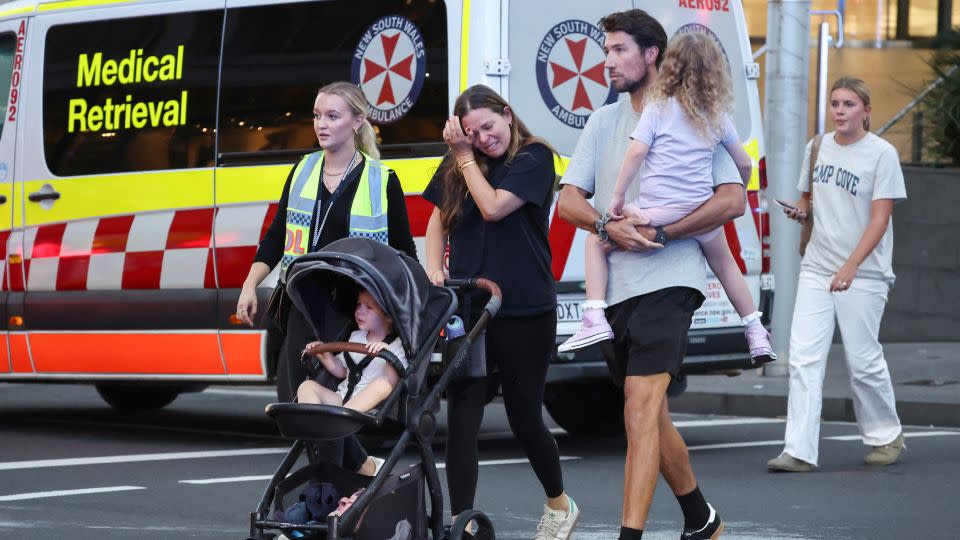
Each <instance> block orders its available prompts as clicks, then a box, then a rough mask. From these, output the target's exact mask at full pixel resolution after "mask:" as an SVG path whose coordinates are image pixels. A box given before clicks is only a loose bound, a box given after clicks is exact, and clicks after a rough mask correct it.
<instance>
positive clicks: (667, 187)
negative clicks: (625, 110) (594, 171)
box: [630, 98, 740, 208]
mask: <svg viewBox="0 0 960 540" xmlns="http://www.w3.org/2000/svg"><path fill="white" fill-rule="evenodd" d="M630 137H631V138H634V139H637V140H638V141H640V142H643V143H646V144H647V145H649V146H650V151H649V152H647V158H646V159H645V160H644V165H645V166H644V167H643V169H642V170H641V171H640V193H639V194H638V195H637V199H636V203H637V206H639V207H640V208H655V207H663V206H681V207H689V206H690V205H691V204H694V205H700V204H702V203H704V202H706V201H707V199H709V198H710V197H712V196H713V175H712V173H713V154H714V152H715V151H716V150H717V146H718V145H719V144H724V145H727V144H733V143H738V144H739V142H740V137H739V136H738V135H737V128H735V127H734V125H733V121H732V120H730V117H729V116H727V115H724V117H723V122H721V124H720V132H719V133H716V134H713V133H711V134H704V133H701V132H700V131H699V130H698V129H697V127H696V125H695V124H694V123H693V122H692V121H691V120H690V118H689V117H688V116H687V114H686V113H685V112H684V111H683V107H681V106H680V103H679V102H678V101H677V100H676V98H669V99H668V100H667V101H665V102H660V103H651V104H649V105H647V106H646V107H644V109H643V113H641V114H640V121H639V122H637V127H636V128H634V130H633V133H631V134H630Z"/></svg>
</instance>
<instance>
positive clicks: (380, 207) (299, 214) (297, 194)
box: [280, 150, 390, 277]
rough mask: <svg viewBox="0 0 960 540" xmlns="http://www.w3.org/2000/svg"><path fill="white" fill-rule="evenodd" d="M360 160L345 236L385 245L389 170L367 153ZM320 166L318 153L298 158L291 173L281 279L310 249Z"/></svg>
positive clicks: (320, 158)
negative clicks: (376, 241) (370, 240)
mask: <svg viewBox="0 0 960 540" xmlns="http://www.w3.org/2000/svg"><path fill="white" fill-rule="evenodd" d="M361 154H362V152H361ZM363 158H364V163H363V171H361V172H360V181H359V185H357V193H356V195H354V197H353V203H352V204H351V206H350V225H349V229H348V231H349V232H348V236H362V237H365V238H373V239H374V240H378V241H380V242H383V243H384V244H387V243H388V240H389V238H388V236H387V179H388V178H389V177H390V169H389V168H387V166H386V165H384V164H383V163H380V162H379V161H377V160H375V159H373V158H371V157H370V156H368V155H366V154H363ZM322 167H323V151H322V150H321V151H319V152H314V153H312V154H310V155H308V156H307V157H306V158H304V159H301V160H300V163H298V164H297V168H296V169H295V170H294V171H293V183H292V184H291V185H290V194H289V197H288V199H287V231H286V238H285V239H284V246H283V259H281V261H280V275H281V277H284V276H286V272H287V267H288V266H290V263H291V262H293V260H294V259H295V258H297V257H299V256H300V255H303V254H304V253H307V252H308V251H309V250H310V243H311V242H312V240H313V239H312V238H311V237H310V225H311V224H310V222H311V221H312V219H313V211H314V209H315V208H316V206H317V192H318V190H319V188H320V170H321V168H322ZM320 219H323V218H322V217H321V218H320ZM317 225H319V223H318V224H317Z"/></svg>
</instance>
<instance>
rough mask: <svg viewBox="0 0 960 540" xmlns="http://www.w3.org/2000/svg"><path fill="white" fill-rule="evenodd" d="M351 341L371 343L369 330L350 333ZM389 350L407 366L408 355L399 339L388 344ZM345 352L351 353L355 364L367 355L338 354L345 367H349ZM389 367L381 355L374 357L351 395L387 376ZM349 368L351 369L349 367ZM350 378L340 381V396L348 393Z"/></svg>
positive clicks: (338, 390) (338, 388)
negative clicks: (368, 337)
mask: <svg viewBox="0 0 960 540" xmlns="http://www.w3.org/2000/svg"><path fill="white" fill-rule="evenodd" d="M350 341H352V342H353V343H363V344H364V345H366V344H367V343H369V342H368V341H367V331H366V330H355V331H354V332H352V333H351V334H350ZM387 350H389V351H390V352H392V353H393V354H395V355H397V358H398V359H399V360H400V363H401V364H403V367H407V356H406V355H405V354H404V353H403V345H402V344H401V343H400V340H399V339H394V340H393V341H392V342H391V343H390V344H389V345H387ZM344 354H349V355H350V358H351V360H353V363H354V364H359V363H360V362H361V361H362V360H363V359H364V357H366V356H367V355H365V354H356V353H340V354H338V355H337V360H339V361H340V364H342V365H343V367H345V368H347V361H346V360H344V358H343V355H344ZM387 368H388V366H387V361H386V360H384V359H383V358H379V357H377V358H374V359H373V361H371V362H370V365H368V366H367V368H366V369H364V370H363V375H361V376H360V382H358V383H357V386H356V387H355V388H354V389H353V394H352V395H351V397H353V396H356V395H357V394H359V393H360V391H361V390H363V388H364V387H365V386H367V385H368V384H370V383H371V382H373V381H375V380H377V378H379V377H385V376H386V372H387ZM347 369H348V370H349V368H347ZM349 380H350V378H349V377H347V378H346V379H344V380H343V381H341V382H340V385H339V386H337V393H338V394H340V397H343V396H345V395H347V388H348V387H349V383H348V381H349Z"/></svg>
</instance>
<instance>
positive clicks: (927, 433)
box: [824, 431, 960, 441]
mask: <svg viewBox="0 0 960 540" xmlns="http://www.w3.org/2000/svg"><path fill="white" fill-rule="evenodd" d="M945 435H960V431H918V432H916V433H904V434H903V436H904V437H906V438H908V439H912V438H914V437H943V436H945ZM824 439H827V440H830V441H859V440H861V437H860V435H840V436H837V437H824Z"/></svg>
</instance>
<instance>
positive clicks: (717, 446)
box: [687, 431, 960, 450]
mask: <svg viewBox="0 0 960 540" xmlns="http://www.w3.org/2000/svg"><path fill="white" fill-rule="evenodd" d="M949 435H960V431H917V432H914V433H904V434H903V436H904V437H906V438H908V439H910V438H914V437H942V436H949ZM823 440H825V441H859V440H861V438H860V435H836V436H833V437H823ZM783 443H784V442H783V441H782V440H781V441H747V442H737V443H724V444H701V445H699V446H688V447H687V450H720V449H723V448H750V447H753V446H778V445H781V444H783Z"/></svg>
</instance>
